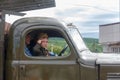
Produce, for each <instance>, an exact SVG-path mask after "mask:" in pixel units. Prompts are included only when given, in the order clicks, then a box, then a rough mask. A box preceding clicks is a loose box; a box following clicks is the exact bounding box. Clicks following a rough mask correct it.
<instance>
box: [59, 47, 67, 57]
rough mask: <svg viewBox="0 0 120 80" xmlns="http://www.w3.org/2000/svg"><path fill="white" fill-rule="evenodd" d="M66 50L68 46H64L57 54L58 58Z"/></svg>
mask: <svg viewBox="0 0 120 80" xmlns="http://www.w3.org/2000/svg"><path fill="white" fill-rule="evenodd" d="M67 48H68V45H66V46H65V47H64V48H63V49H62V50H61V51H60V53H59V54H58V56H61V55H62V54H63V53H64V52H65V51H66V50H67Z"/></svg>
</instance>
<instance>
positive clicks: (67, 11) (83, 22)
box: [7, 0, 120, 38]
mask: <svg viewBox="0 0 120 80" xmlns="http://www.w3.org/2000/svg"><path fill="white" fill-rule="evenodd" d="M55 2H56V7H52V8H46V9H39V10H32V11H26V12H23V13H27V15H25V16H24V17H29V16H33V17H54V18H57V19H60V20H63V21H64V22H65V23H67V24H68V23H73V24H74V25H76V26H77V27H78V28H79V31H80V33H81V34H82V36H83V37H90V38H99V25H103V24H109V23H115V22H120V8H119V7H120V0H56V1H55ZM19 18H21V17H17V16H16V17H15V18H14V17H13V16H7V21H8V22H10V23H13V22H14V21H15V20H17V19H19Z"/></svg>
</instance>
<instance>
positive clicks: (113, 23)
mask: <svg viewBox="0 0 120 80" xmlns="http://www.w3.org/2000/svg"><path fill="white" fill-rule="evenodd" d="M115 24H120V22H115V23H109V24H103V25H100V26H109V25H115Z"/></svg>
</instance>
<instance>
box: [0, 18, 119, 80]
mask: <svg viewBox="0 0 120 80" xmlns="http://www.w3.org/2000/svg"><path fill="white" fill-rule="evenodd" d="M39 32H45V33H47V34H48V36H49V39H48V40H49V41H48V44H49V46H48V47H49V51H51V52H53V53H54V54H56V55H55V56H29V55H27V54H26V53H25V49H24V48H25V46H26V44H25V36H26V35H28V34H29V35H30V36H31V37H32V38H31V39H32V40H33V41H35V40H36V36H37V35H38V34H39ZM4 42H5V43H6V45H5V46H4V48H5V51H4V56H5V57H2V58H3V61H2V62H1V65H0V66H3V67H2V68H3V70H2V71H1V72H0V73H1V75H0V77H3V78H4V80H120V55H119V54H105V53H99V54H98V53H92V52H91V51H90V50H89V49H88V48H87V47H86V45H85V44H84V41H83V39H82V37H81V35H80V32H79V30H78V28H77V27H76V26H74V25H66V24H65V23H64V22H63V21H60V20H58V19H54V18H48V17H28V18H22V19H19V20H17V21H15V22H14V23H13V24H12V25H11V28H10V31H9V34H8V35H7V37H6V39H5V41H4ZM2 63H3V64H2Z"/></svg>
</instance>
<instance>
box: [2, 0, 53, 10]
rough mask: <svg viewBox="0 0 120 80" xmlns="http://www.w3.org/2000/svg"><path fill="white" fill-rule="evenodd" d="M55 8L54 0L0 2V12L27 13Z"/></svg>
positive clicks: (4, 0)
mask: <svg viewBox="0 0 120 80" xmlns="http://www.w3.org/2000/svg"><path fill="white" fill-rule="evenodd" d="M49 7H55V0H0V11H1V10H9V11H17V12H20V11H29V10H36V9H43V8H49Z"/></svg>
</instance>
